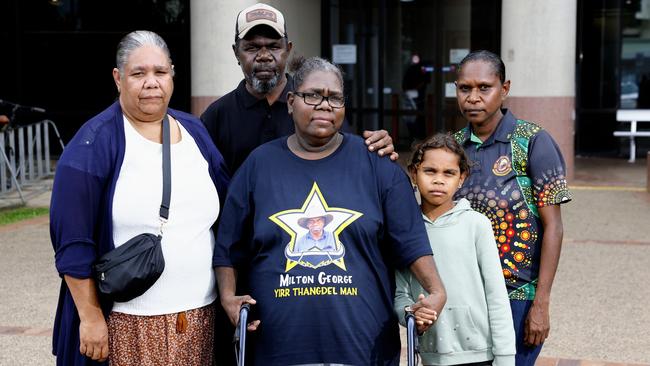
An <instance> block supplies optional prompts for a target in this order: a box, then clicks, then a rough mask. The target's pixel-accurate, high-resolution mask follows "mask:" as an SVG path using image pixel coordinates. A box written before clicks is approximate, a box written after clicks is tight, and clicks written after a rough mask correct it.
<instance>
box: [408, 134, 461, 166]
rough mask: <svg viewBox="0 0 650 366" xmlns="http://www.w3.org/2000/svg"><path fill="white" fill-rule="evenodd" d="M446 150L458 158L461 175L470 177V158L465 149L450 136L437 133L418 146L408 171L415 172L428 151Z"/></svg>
mask: <svg viewBox="0 0 650 366" xmlns="http://www.w3.org/2000/svg"><path fill="white" fill-rule="evenodd" d="M434 149H445V150H447V151H449V152H451V153H453V154H456V155H457V156H458V166H459V167H460V174H461V175H462V174H465V175H469V168H470V163H469V158H468V157H467V154H466V153H465V150H463V147H462V146H460V144H459V143H458V142H457V141H456V139H455V138H454V137H453V136H451V135H450V134H444V133H437V134H435V135H433V136H431V137H429V138H428V139H426V140H424V141H422V142H421V143H419V144H417V145H416V146H415V147H414V148H413V154H412V155H411V159H410V160H409V164H408V170H409V171H410V172H414V171H415V170H417V168H418V166H419V165H420V164H421V163H422V159H424V153H425V152H426V151H427V150H434Z"/></svg>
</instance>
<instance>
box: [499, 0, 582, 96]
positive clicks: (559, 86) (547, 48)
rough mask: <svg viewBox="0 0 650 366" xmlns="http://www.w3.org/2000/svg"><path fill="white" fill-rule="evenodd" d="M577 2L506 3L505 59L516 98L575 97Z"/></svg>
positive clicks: (534, 0)
mask: <svg viewBox="0 0 650 366" xmlns="http://www.w3.org/2000/svg"><path fill="white" fill-rule="evenodd" d="M576 11H577V1H576V0H568V1H567V0H543V1H539V0H503V2H502V18H501V24H502V28H501V57H502V58H503V61H504V62H505V64H506V74H507V77H508V79H510V80H512V89H511V91H510V95H512V96H527V97H537V96H553V97H556V96H574V95H575V82H574V79H575V53H576V19H577V18H576V16H577V15H576Z"/></svg>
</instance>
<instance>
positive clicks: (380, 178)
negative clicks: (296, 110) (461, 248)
mask: <svg viewBox="0 0 650 366" xmlns="http://www.w3.org/2000/svg"><path fill="white" fill-rule="evenodd" d="M314 217H320V218H322V221H323V222H324V223H325V226H324V228H323V230H324V231H327V232H329V233H332V234H334V236H335V239H336V247H335V248H334V249H331V248H330V247H327V248H325V249H318V247H315V246H314V247H311V249H308V250H303V249H300V250H296V249H299V248H296V246H295V244H296V242H297V241H298V240H299V239H300V238H302V237H303V236H304V235H306V234H307V233H308V228H307V224H306V222H307V221H308V219H309V218H314ZM424 255H431V248H430V246H429V243H428V238H427V235H426V231H425V228H424V224H423V221H422V219H421V213H420V209H419V207H418V205H417V203H416V201H415V198H414V195H413V191H412V188H411V185H410V182H409V180H408V178H407V176H406V174H405V172H404V171H403V170H402V169H401V168H400V167H399V166H398V165H397V164H395V163H393V162H391V161H390V160H389V159H387V158H381V157H379V156H378V155H377V154H375V153H371V152H369V151H368V150H367V148H366V146H365V144H364V142H363V140H362V139H361V138H359V137H357V136H353V135H348V134H344V139H343V142H342V144H341V146H339V148H338V149H337V150H336V151H335V152H334V153H332V154H331V155H329V156H327V157H325V158H323V159H320V160H304V159H301V158H299V157H297V156H296V155H294V154H293V153H292V152H291V151H290V150H289V148H288V147H287V138H286V137H284V138H281V139H277V140H274V141H271V142H269V143H266V144H264V145H262V146H260V147H259V148H257V149H256V150H255V151H253V153H251V155H250V156H249V158H248V159H247V160H246V161H245V162H244V164H243V165H242V166H241V168H240V169H239V170H238V171H237V173H236V175H235V176H234V178H233V180H232V182H231V185H230V187H229V191H228V197H227V198H226V203H225V205H224V208H223V210H222V214H221V222H220V226H219V234H218V237H217V246H216V248H215V257H214V265H215V266H231V265H232V266H235V267H236V268H237V269H238V270H239V271H240V272H245V273H246V275H247V278H248V286H249V287H248V288H249V289H250V294H251V295H252V296H253V298H255V299H256V300H257V305H256V306H255V311H256V312H257V315H258V318H259V319H260V320H261V325H260V328H259V329H258V330H257V331H256V333H257V334H255V336H254V337H252V339H251V340H252V342H251V343H250V344H249V345H248V347H253V353H254V354H255V363H256V364H260V365H261V364H264V365H296V364H308V363H341V364H351V365H397V364H398V363H399V350H400V342H399V333H398V328H397V322H396V320H397V319H396V318H395V315H394V314H393V312H392V310H391V308H392V302H393V293H394V280H393V269H394V268H395V267H398V268H404V267H407V266H409V265H410V264H411V263H412V262H413V261H414V260H416V259H417V258H419V257H421V256H424Z"/></svg>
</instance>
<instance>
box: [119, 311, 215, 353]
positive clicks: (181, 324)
mask: <svg viewBox="0 0 650 366" xmlns="http://www.w3.org/2000/svg"><path fill="white" fill-rule="evenodd" d="M214 312H215V310H214V305H208V306H204V307H202V308H198V309H194V310H188V311H185V312H181V313H176V314H166V315H155V316H140V315H130V314H124V313H117V312H112V313H111V314H110V315H109V317H108V347H109V363H110V365H111V366H131V365H140V366H160V365H187V366H206V365H212V352H213V350H212V346H213V343H214V334H213V329H214Z"/></svg>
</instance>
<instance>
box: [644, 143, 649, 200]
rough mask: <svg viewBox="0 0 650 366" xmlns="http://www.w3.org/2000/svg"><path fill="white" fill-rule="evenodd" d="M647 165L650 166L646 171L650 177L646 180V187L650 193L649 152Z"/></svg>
mask: <svg viewBox="0 0 650 366" xmlns="http://www.w3.org/2000/svg"><path fill="white" fill-rule="evenodd" d="M646 165H647V166H648V168H647V169H646V171H647V174H648V175H647V176H646V178H645V186H646V191H648V193H650V151H648V156H647V158H646Z"/></svg>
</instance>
